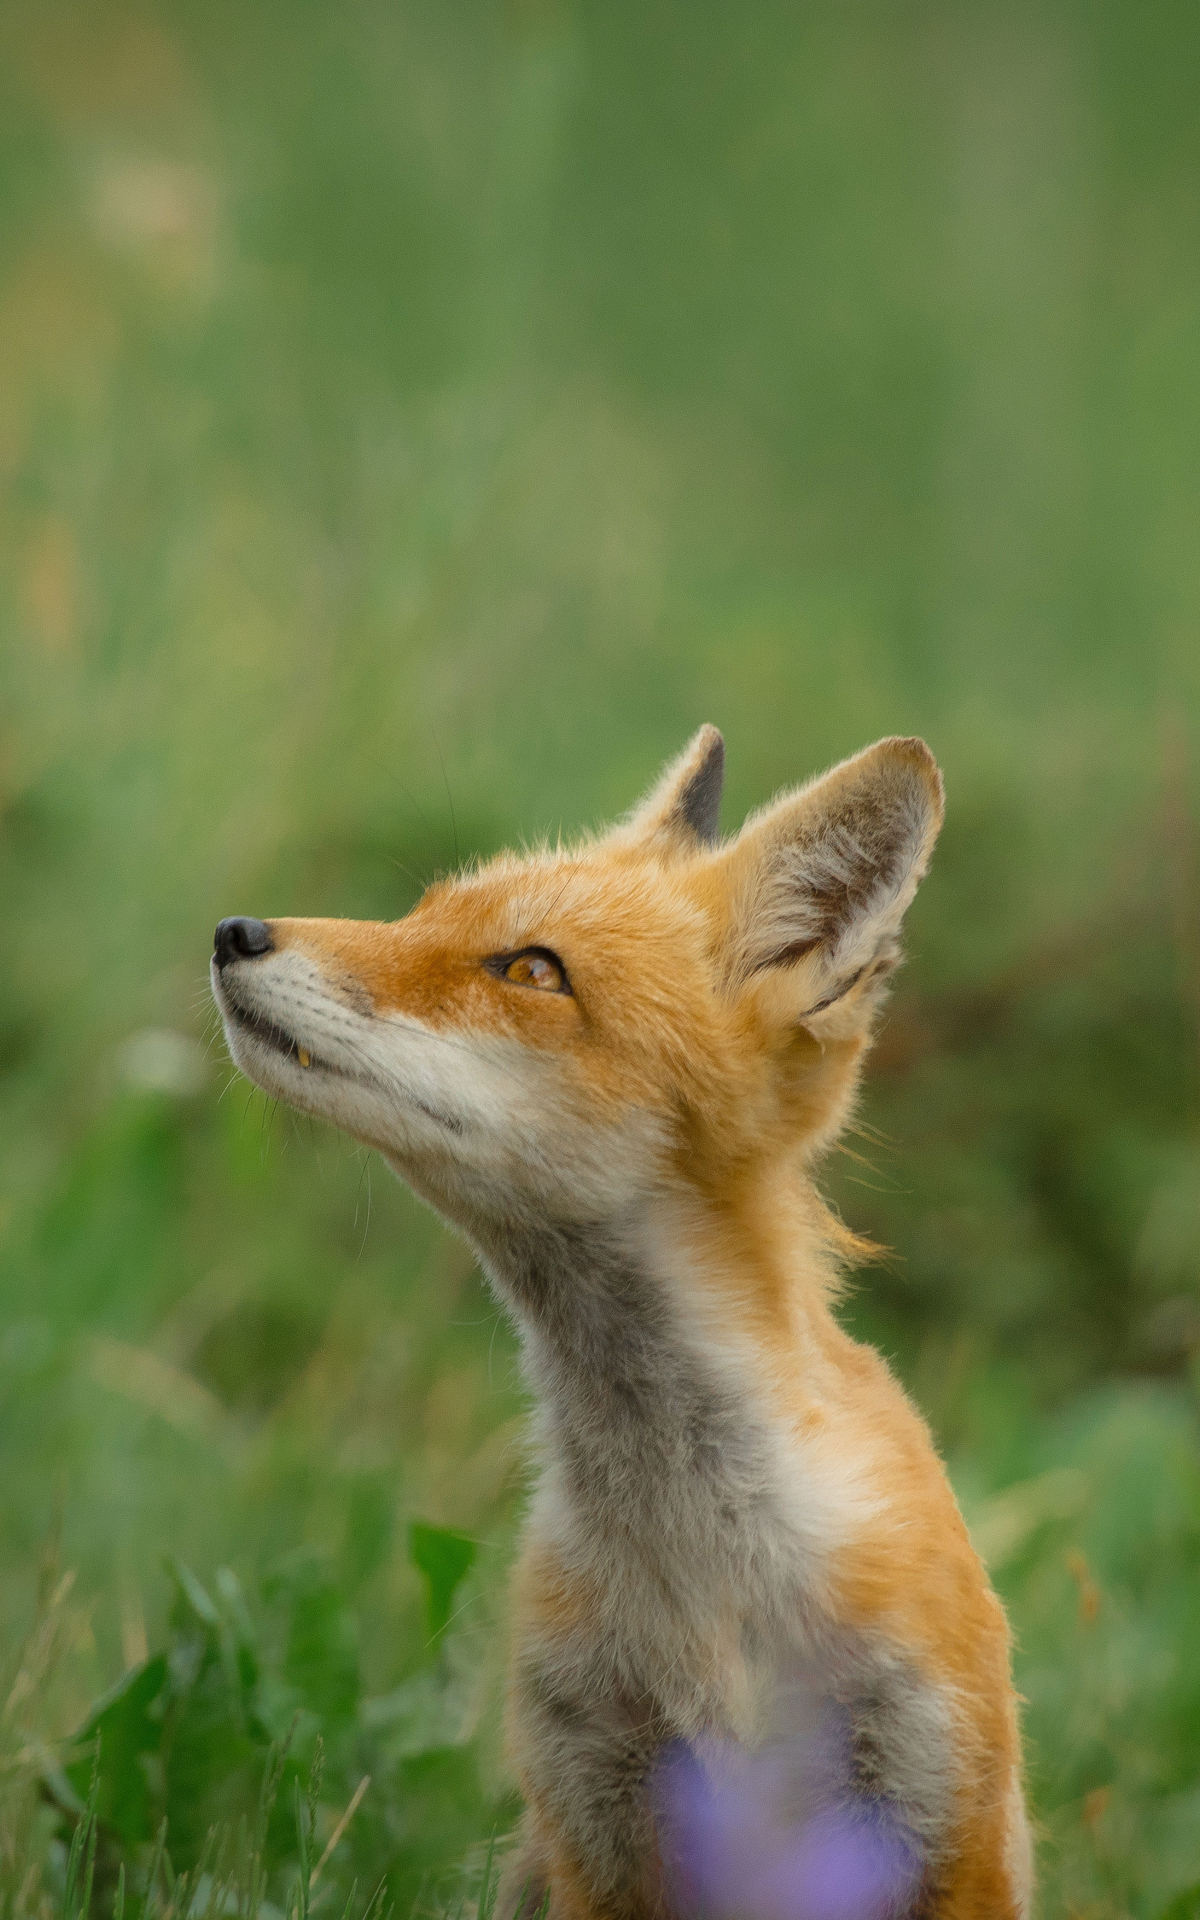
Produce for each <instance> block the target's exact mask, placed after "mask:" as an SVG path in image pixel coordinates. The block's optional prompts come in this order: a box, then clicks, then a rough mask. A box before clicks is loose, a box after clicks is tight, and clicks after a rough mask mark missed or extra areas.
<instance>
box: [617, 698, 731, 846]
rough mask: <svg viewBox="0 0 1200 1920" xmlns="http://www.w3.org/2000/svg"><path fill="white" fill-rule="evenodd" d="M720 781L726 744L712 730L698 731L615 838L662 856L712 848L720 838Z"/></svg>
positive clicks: (713, 729)
mask: <svg viewBox="0 0 1200 1920" xmlns="http://www.w3.org/2000/svg"><path fill="white" fill-rule="evenodd" d="M724 780H725V742H724V740H723V739H722V738H721V736H720V734H719V733H718V732H717V729H716V728H715V727H708V726H704V727H701V728H700V729H699V731H698V732H697V733H694V734H693V735H692V737H691V739H690V740H689V741H688V743H687V746H686V747H685V748H684V750H683V752H682V753H681V754H680V755H679V756H678V758H677V759H675V760H672V761H671V762H670V764H669V765H668V766H667V767H666V768H664V770H663V772H662V774H661V775H660V776H659V779H658V780H657V781H656V782H655V785H654V786H653V787H652V788H651V790H650V792H649V793H648V794H647V795H646V798H645V799H644V800H643V801H641V802H640V803H639V805H638V806H636V807H635V808H634V810H633V812H632V813H631V814H630V816H629V818H628V820H626V821H625V823H624V824H623V825H622V826H620V827H618V829H617V832H616V836H615V837H616V838H617V839H618V840H625V841H629V842H633V843H637V844H639V845H643V846H656V847H659V848H661V850H662V851H663V852H664V853H695V852H696V851H697V850H698V849H700V848H702V847H715V846H716V845H717V842H718V841H719V840H720V838H721V788H722V786H723V784H724Z"/></svg>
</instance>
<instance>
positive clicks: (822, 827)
mask: <svg viewBox="0 0 1200 1920" xmlns="http://www.w3.org/2000/svg"><path fill="white" fill-rule="evenodd" d="M942 804H943V802H942V778H941V774H940V773H939V772H938V767H937V762H936V761H935V759H934V757H933V755H932V754H931V753H930V751H929V748H928V747H927V746H926V745H925V742H924V741H923V740H898V739H892V740H880V741H878V742H877V743H876V744H875V746H873V747H868V748H867V749H866V751H865V752H864V753H860V754H856V755H855V757H854V758H853V759H852V760H845V761H843V762H842V764H841V766H839V767H834V768H833V770H832V772H830V773H827V774H824V775H822V776H821V777H820V778H819V779H816V780H813V781H810V783H809V784H808V786H807V787H802V788H801V789H800V790H799V791H798V792H795V793H790V794H785V795H784V796H783V797H782V798H781V799H779V800H777V801H775V802H774V803H773V804H772V805H771V806H769V807H767V808H766V809H764V811H763V812H761V813H759V814H756V815H753V816H752V817H751V818H750V819H749V820H748V821H747V822H746V824H745V826H744V827H743V829H742V831H741V833H740V834H739V835H738V838H737V840H735V841H734V843H733V845H732V846H731V847H730V848H729V850H728V853H727V854H726V855H724V856H723V857H722V858H723V861H724V863H725V864H726V871H727V874H728V884H729V888H730V935H729V948H728V968H729V974H730V977H731V984H739V985H741V986H743V987H746V988H748V989H749V990H750V991H751V992H753V993H754V995H755V997H756V998H757V999H759V1000H760V1001H761V1002H762V1005H763V1010H764V1012H768V1011H769V1012H770V1016H771V1017H772V1019H773V1020H775V1021H778V1022H780V1023H782V1024H784V1025H788V1026H791V1025H794V1024H796V1023H800V1024H808V1023H809V1022H810V1021H812V1020H813V1019H817V1018H819V1017H820V1016H822V1015H824V1014H825V1013H826V1010H827V1009H832V1008H833V1007H834V1005H835V1003H843V1004H844V1007H845V1008H847V1009H850V1008H853V1009H858V1008H859V1007H860V1005H863V1003H864V1002H866V1003H869V1001H870V998H871V995H870V988H871V987H872V985H874V984H877V983H878V982H880V981H881V980H882V979H883V978H884V976H885V975H886V974H888V973H890V972H891V970H892V968H893V967H894V966H895V964H896V961H897V959H898V958H899V951H900V949H899V940H898V935H899V932H900V924H901V921H902V920H903V918H904V915H905V913H906V911H907V910H908V907H909V905H910V903H911V901H912V898H913V895H914V894H915V893H916V890H917V887H918V885H919V883H920V881H921V879H922V877H923V875H924V873H925V869H926V867H927V866H928V864H929V856H930V854H931V853H932V851H933V845H934V842H935V840H936V839H937V836H938V830H939V828H940V826H941V824H942ZM856 989H858V991H855V990H856ZM864 1011H865V1007H864ZM838 1018H839V1020H841V1019H842V1018H843V1015H842V1014H841V1013H839V1015H838ZM855 1019H857V1013H856V1014H855Z"/></svg>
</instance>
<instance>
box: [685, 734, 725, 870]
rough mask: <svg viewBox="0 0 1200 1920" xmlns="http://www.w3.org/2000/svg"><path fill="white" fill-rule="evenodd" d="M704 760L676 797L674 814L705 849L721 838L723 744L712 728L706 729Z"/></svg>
mask: <svg viewBox="0 0 1200 1920" xmlns="http://www.w3.org/2000/svg"><path fill="white" fill-rule="evenodd" d="M706 732H707V734H708V736H709V737H708V740H707V743H706V745H705V750H704V758H703V759H702V760H701V762H700V764H699V766H698V767H697V768H696V771H695V772H694V773H693V775H692V777H691V779H690V780H689V781H688V783H687V785H686V786H685V787H683V788H682V789H681V791H680V794H679V800H678V812H679V817H680V819H681V820H682V821H683V823H684V825H685V826H686V827H688V828H690V830H691V831H692V833H694V834H695V836H696V838H697V840H699V841H700V842H701V843H702V844H703V845H704V846H706V847H715V846H716V844H717V842H718V841H719V840H720V838H721V789H722V787H723V786H724V784H725V742H724V740H723V739H722V738H721V735H720V734H719V733H718V732H717V729H716V728H715V727H709V728H707V729H706Z"/></svg>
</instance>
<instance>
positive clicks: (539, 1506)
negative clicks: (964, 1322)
mask: <svg viewBox="0 0 1200 1920" xmlns="http://www.w3.org/2000/svg"><path fill="white" fill-rule="evenodd" d="M723 761H724V746H723V743H722V740H721V736H720V734H719V733H717V732H716V730H715V729H714V728H712V727H702V728H701V730H700V732H699V733H698V734H697V735H696V736H695V738H694V739H693V740H692V741H691V743H690V744H689V746H688V747H687V748H686V750H685V751H684V753H683V754H682V755H681V757H680V758H679V759H678V760H677V761H676V762H674V764H673V765H672V766H670V767H669V768H668V769H667V771H666V773H665V774H664V775H663V777H662V779H661V780H660V782H659V784H658V785H657V786H656V787H655V788H654V790H653V791H652V792H651V794H650V796H649V797H648V799H647V800H645V801H644V802H643V804H642V805H641V806H639V807H638V808H637V809H636V810H635V811H634V813H633V814H632V815H631V816H630V817H629V818H628V819H627V820H625V821H624V822H623V823H622V824H620V825H619V826H618V827H616V828H615V829H614V830H613V831H612V832H610V833H607V834H605V835H603V836H602V837H599V838H597V839H594V840H591V841H587V842H585V843H584V844H582V845H581V846H579V847H577V848H575V849H573V850H569V851H562V850H555V851H552V852H542V853H534V854H532V855H529V856H527V857H525V858H522V859H518V858H516V857H515V856H511V855H502V856H501V857H500V858H499V859H497V860H494V861H492V862H491V863H490V864H489V865H487V866H484V867H482V868H481V869H480V870H479V871H477V872H471V873H467V874H464V875H460V876H458V877H456V878H454V879H451V880H446V881H441V882H439V883H438V884H436V885H435V886H432V887H430V889H429V891H428V892H427V893H426V894H425V895H424V897H423V898H422V899H421V900H420V901H419V903H418V904H417V906H416V907H415V908H414V909H413V911H412V912H411V913H410V914H409V915H408V916H407V918H406V919H403V920H400V921H397V922H395V923H393V924H389V925H382V924H379V925H377V924H373V923H360V922H354V921H344V920H272V921H260V920H247V919H234V920H223V921H222V922H221V924H220V926H219V927H218V928H217V933H216V950H215V953H214V956H213V985H214V990H215V993H216V996H217V1000H218V1002H219V1004H220V1007H221V1012H222V1014H223V1016H224V1020H225V1028H226V1032H227V1034H228V1038H229V1046H230V1049H231V1051H232V1054H233V1057H234V1059H235V1061H236V1062H237V1064H238V1065H239V1066H240V1067H241V1068H242V1069H243V1070H244V1071H245V1072H246V1073H247V1074H249V1075H250V1077H251V1078H252V1079H253V1080H255V1081H257V1082H258V1084H259V1085H260V1086H261V1087H263V1088H265V1089H266V1091H267V1092H269V1093H271V1094H273V1095H276V1096H277V1097H278V1098H280V1099H283V1100H288V1101H290V1102H291V1103H292V1105H293V1106H296V1107H300V1108H302V1109H304V1110H306V1111H307V1112H310V1113H317V1114H322V1115H324V1116H325V1117H326V1118H327V1119H330V1120H332V1121H334V1122H336V1123H337V1124H338V1125H339V1126H341V1127H344V1128H345V1129H346V1130H347V1132H349V1133H351V1134H353V1135H354V1136H355V1137H356V1138H357V1139H359V1140H362V1141H365V1142H366V1143H367V1144H368V1145H369V1146H373V1147H377V1148H378V1150H379V1151H380V1153H382V1154H383V1156H384V1158H385V1159H386V1160H387V1161H388V1162H389V1164H390V1165H391V1166H392V1167H393V1168H394V1169H395V1171H396V1172H397V1173H398V1174H399V1175H400V1176H401V1178H402V1179H404V1180H406V1181H407V1182H408V1184H409V1185H410V1186H411V1187H412V1188H413V1189H414V1190H415V1191H416V1192H417V1193H418V1194H419V1195H420V1196H421V1197H422V1198H423V1199H424V1200H426V1201H427V1202H428V1203H429V1204H430V1205H431V1206H432V1207H435V1208H436V1209H437V1211H438V1212H439V1213H440V1214H441V1215H443V1216H444V1217H445V1218H446V1219H447V1220H449V1221H451V1222H452V1223H453V1224H454V1226H455V1227H457V1228H458V1230H459V1231H460V1232H461V1233H463V1234H465V1236H466V1237H467V1239H468V1240H469V1241H470V1242H471V1244H472V1246H473V1247H474V1248H475V1249H476V1250H477V1252H478V1255H479V1258H480V1260H481V1262H482V1264H483V1266H484V1268H485V1270H486V1272H487V1274H488V1276H489V1279H490V1281H491V1284H492V1286H493V1287H494V1288H495V1290H496V1292H497V1294H498V1295H499V1296H500V1298H501V1300H502V1301H503V1302H504V1303H505V1305H506V1306H507V1308H508V1310H509V1311H510V1313H511V1314H512V1316H513V1318H514V1319H515V1321H516V1323H517V1326H518V1328H519V1331H520V1335H521V1339H522V1343H523V1351H524V1358H525V1366H526V1369H527V1373H528V1377H529V1380H530V1383H531V1385H532V1387H533V1390H534V1393H535V1395H536V1398H537V1403H538V1411H537V1437H538V1443H539V1452H540V1458H541V1473H540V1478H539V1481H538V1485H537V1489H536V1492H535V1493H534V1495H533V1500H532V1505H531V1509H530V1513H529V1517H528V1521H527V1523H526V1530H525V1545H524V1551H523V1554H522V1557H521V1561H520V1565H519V1568H518V1571H517V1575H516V1583H515V1605H514V1610H513V1611H514V1644H513V1654H512V1670H511V1694H510V1736H511V1746H512V1752H513V1757H514V1760H515V1763H516V1766H517V1770H518V1774H519V1777H520V1782H521V1786H522V1789H523V1791H524V1795H525V1800H526V1804H527V1813H526V1816H525V1821H524V1825H523V1828H522V1833H521V1838H520V1842H519V1844H518V1846H517V1848H516V1849H515V1850H514V1853H513V1855H512V1857H511V1860H510V1863H509V1867H508V1879H507V1882H506V1889H507V1891H506V1894H505V1895H504V1897H505V1898H506V1899H507V1901H508V1909H509V1912H511V1911H512V1909H513V1908H515V1907H516V1906H517V1904H518V1902H519V1900H520V1898H521V1896H522V1894H524V1897H525V1902H526V1905H525V1911H526V1912H529V1913H532V1912H533V1911H534V1910H535V1909H536V1908H537V1906H538V1904H539V1902H540V1901H541V1900H542V1898H543V1897H544V1896H545V1895H546V1893H547V1892H548V1895H549V1910H550V1915H551V1916H552V1920H601V1917H603V1920H649V1916H651V1915H657V1914H663V1915H666V1914H676V1915H679V1914H686V1915H690V1914H693V1913H697V1912H699V1911H701V1910H703V1911H704V1912H706V1913H707V1914H709V1915H710V1916H711V1920H721V1916H722V1915H728V1916H747V1915H752V1916H755V1917H756V1920H759V1917H761V1920H815V1916H818V1915H820V1916H832V1915H838V1916H842V1917H843V1920H850V1917H851V1916H854V1917H855V1920H883V1916H890V1915H897V1914H902V1913H903V1914H909V1915H914V1916H915V1915H918V1914H920V1915H922V1916H927V1917H928V1916H938V1920H968V1917H971V1920H1016V1917H1017V1916H1021V1915H1026V1914H1028V1912H1029V1906H1030V1878H1031V1875H1030V1849H1029V1840H1028V1833H1027V1828H1026V1822H1025V1813H1024V1807H1023V1803H1022V1796H1021V1779H1020V1752H1019V1741H1018V1732H1017V1716H1016V1708H1015V1703H1014V1695H1013V1691H1012V1686H1011V1682H1010V1678H1009V1657H1008V1635H1007V1631H1006V1626H1005V1620H1004V1615H1003V1612H1002V1610H1001V1607H1000V1603H999V1601H998V1600H997V1599H996V1597H995V1595H994V1594H993V1593H992V1591H991V1589H990V1587H989V1585H988V1582H987V1578H986V1576H985V1574H984V1572H983V1569H982V1567H981V1566H980V1563H979V1560H978V1559H977V1557H976V1555H975V1553H974V1552H973V1550H972V1548H971V1544H970V1541H969V1540H968V1538H967V1533H966V1530H965V1528H964V1526H963V1523H962V1520H961V1519H960V1517H959V1514H958V1510H957V1508H956V1506H955V1503H954V1498H953V1495H952V1494H951V1491H950V1487H949V1484H948V1482H947V1480H946V1476H945V1473H944V1471H943V1469H942V1466H941V1463H940V1461H939V1460H938V1457H937V1455H936V1453H935V1452H934V1448H933V1445H932V1443H931V1440H930V1437H929V1433H928V1431H927V1429H926V1427H925V1424H924V1422H923V1421H922V1419H921V1418H920V1416H919V1414H917V1413H916V1412H915V1411H914V1409H913V1407H912V1406H911V1404H910V1403H909V1401H908V1400H907V1399H906V1397H905V1395H904V1393H903V1392H902V1391H901V1389H900V1387H899V1386H898V1385H897V1384H896V1382H895V1380H894V1379H893V1378H892V1375H891V1373H890V1372H889V1371H888V1368H887V1367H886V1365H885V1364H884V1362H883V1361H882V1360H881V1359H880V1358H879V1357H878V1356H877V1355H876V1354H875V1353H874V1352H872V1351H870V1350H869V1349H864V1348H862V1347H860V1346H857V1345H855V1343H854V1342H853V1341H852V1340H851V1339H849V1337H848V1336H847V1335H846V1334H845V1333H843V1332H842V1330H841V1328H840V1327H839V1325H838V1323H837V1321H836V1320H835V1319H834V1317H833V1314H832V1312H831V1304H830V1303H831V1301H832V1300H833V1299H834V1298H835V1297H836V1293H837V1271H838V1262H839V1258H846V1257H848V1256H850V1255H852V1253H853V1250H854V1244H855V1243H854V1242H853V1239H852V1237H851V1236H850V1235H849V1234H848V1233H847V1232H846V1230H845V1229H844V1228H843V1227H841V1226H840V1225H839V1224H838V1222H837V1221H836V1220H834V1219H833V1218H832V1217H831V1215H830V1214H829V1213H828V1212H827V1210H826V1209H825V1207H824V1206H823V1205H822V1203H821V1200H820V1197H819V1195H818V1193H817V1190H816V1187H815V1186H814V1184H813V1178H812V1173H811V1168H812V1165H813V1161H814V1159H815V1157H816V1155H817V1154H818V1153H819V1152H820V1151H821V1150H822V1149H823V1148H825V1147H827V1146H828V1145H829V1144H830V1142H831V1141H832V1140H833V1139H834V1137H835V1136H836V1134H837V1133H838V1131H839V1129H840V1128H841V1127H842V1125H843V1124H844V1122H845V1120H846V1117H847V1114H848V1111H849V1109H850V1106H851V1103H852V1100H853V1098H854V1092H855V1085H856V1081H857V1079H858V1073H859V1067H860V1062H861V1060H862V1056H863V1053H864V1051H865V1048H866V1046H867V1044H868V1041H869V1039H870V1035H871V1027H872V1022H873V1020H874V1017H875V1014H876V1011H877V1009H878V1006H879V1004H880V1000H881V997H882V992H883V986H884V982H885V980H886V977H887V975H888V974H889V973H890V971H891V970H892V969H893V967H894V966H895V964H896V961H897V957H898V951H899V949H898V934H899V929H900V923H901V920H902V918H903V915H904V913H905V910H906V909H907V907H908V905H909V903H910V901H911V900H912V897H913V894H914V893H915V891H916V888H917V884H918V882H919V881H920V879H921V877H922V875H923V874H924V872H925V868H926V866H927V864H928V861H929V857H930V853H931V851H932V848H933V843H934V841H935V839H936V837H937V833H938V829H939V827H940V825H941V818H942V785H941V779H940V776H939V774H938V770H937V766H936V763H935V762H934V760H933V757H932V755H931V754H930V752H929V749H928V748H927V747H926V746H925V745H924V743H923V742H922V741H920V740H898V739H897V740H881V741H880V742H879V743H878V744H877V745H876V746H873V747H870V748H868V749H867V750H866V752H864V753H860V754H859V755H857V757H856V758H854V759H852V760H847V761H845V762H844V763H843V764H842V765H841V766H839V767H835V768H834V769H833V771H832V772H831V773H827V774H825V775H824V776H823V777H822V778H820V779H817V780H814V781H812V782H810V784H809V785H807V786H805V787H801V788H799V789H796V790H794V791H792V792H788V793H785V794H783V795H781V796H780V797H779V798H778V799H776V800H775V801H773V802H772V803H771V804H770V805H769V806H768V807H766V808H765V809H764V810H763V811H761V812H760V813H757V814H754V815H752V816H751V818H750V819H749V820H747V821H746V823H745V825H744V826H743V827H742V829H741V831H740V833H738V834H736V835H735V836H734V837H733V838H732V839H728V840H723V839H722V838H721V836H720V831H719V827H718V811H719V805H720V792H721V777H722V770H723Z"/></svg>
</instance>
